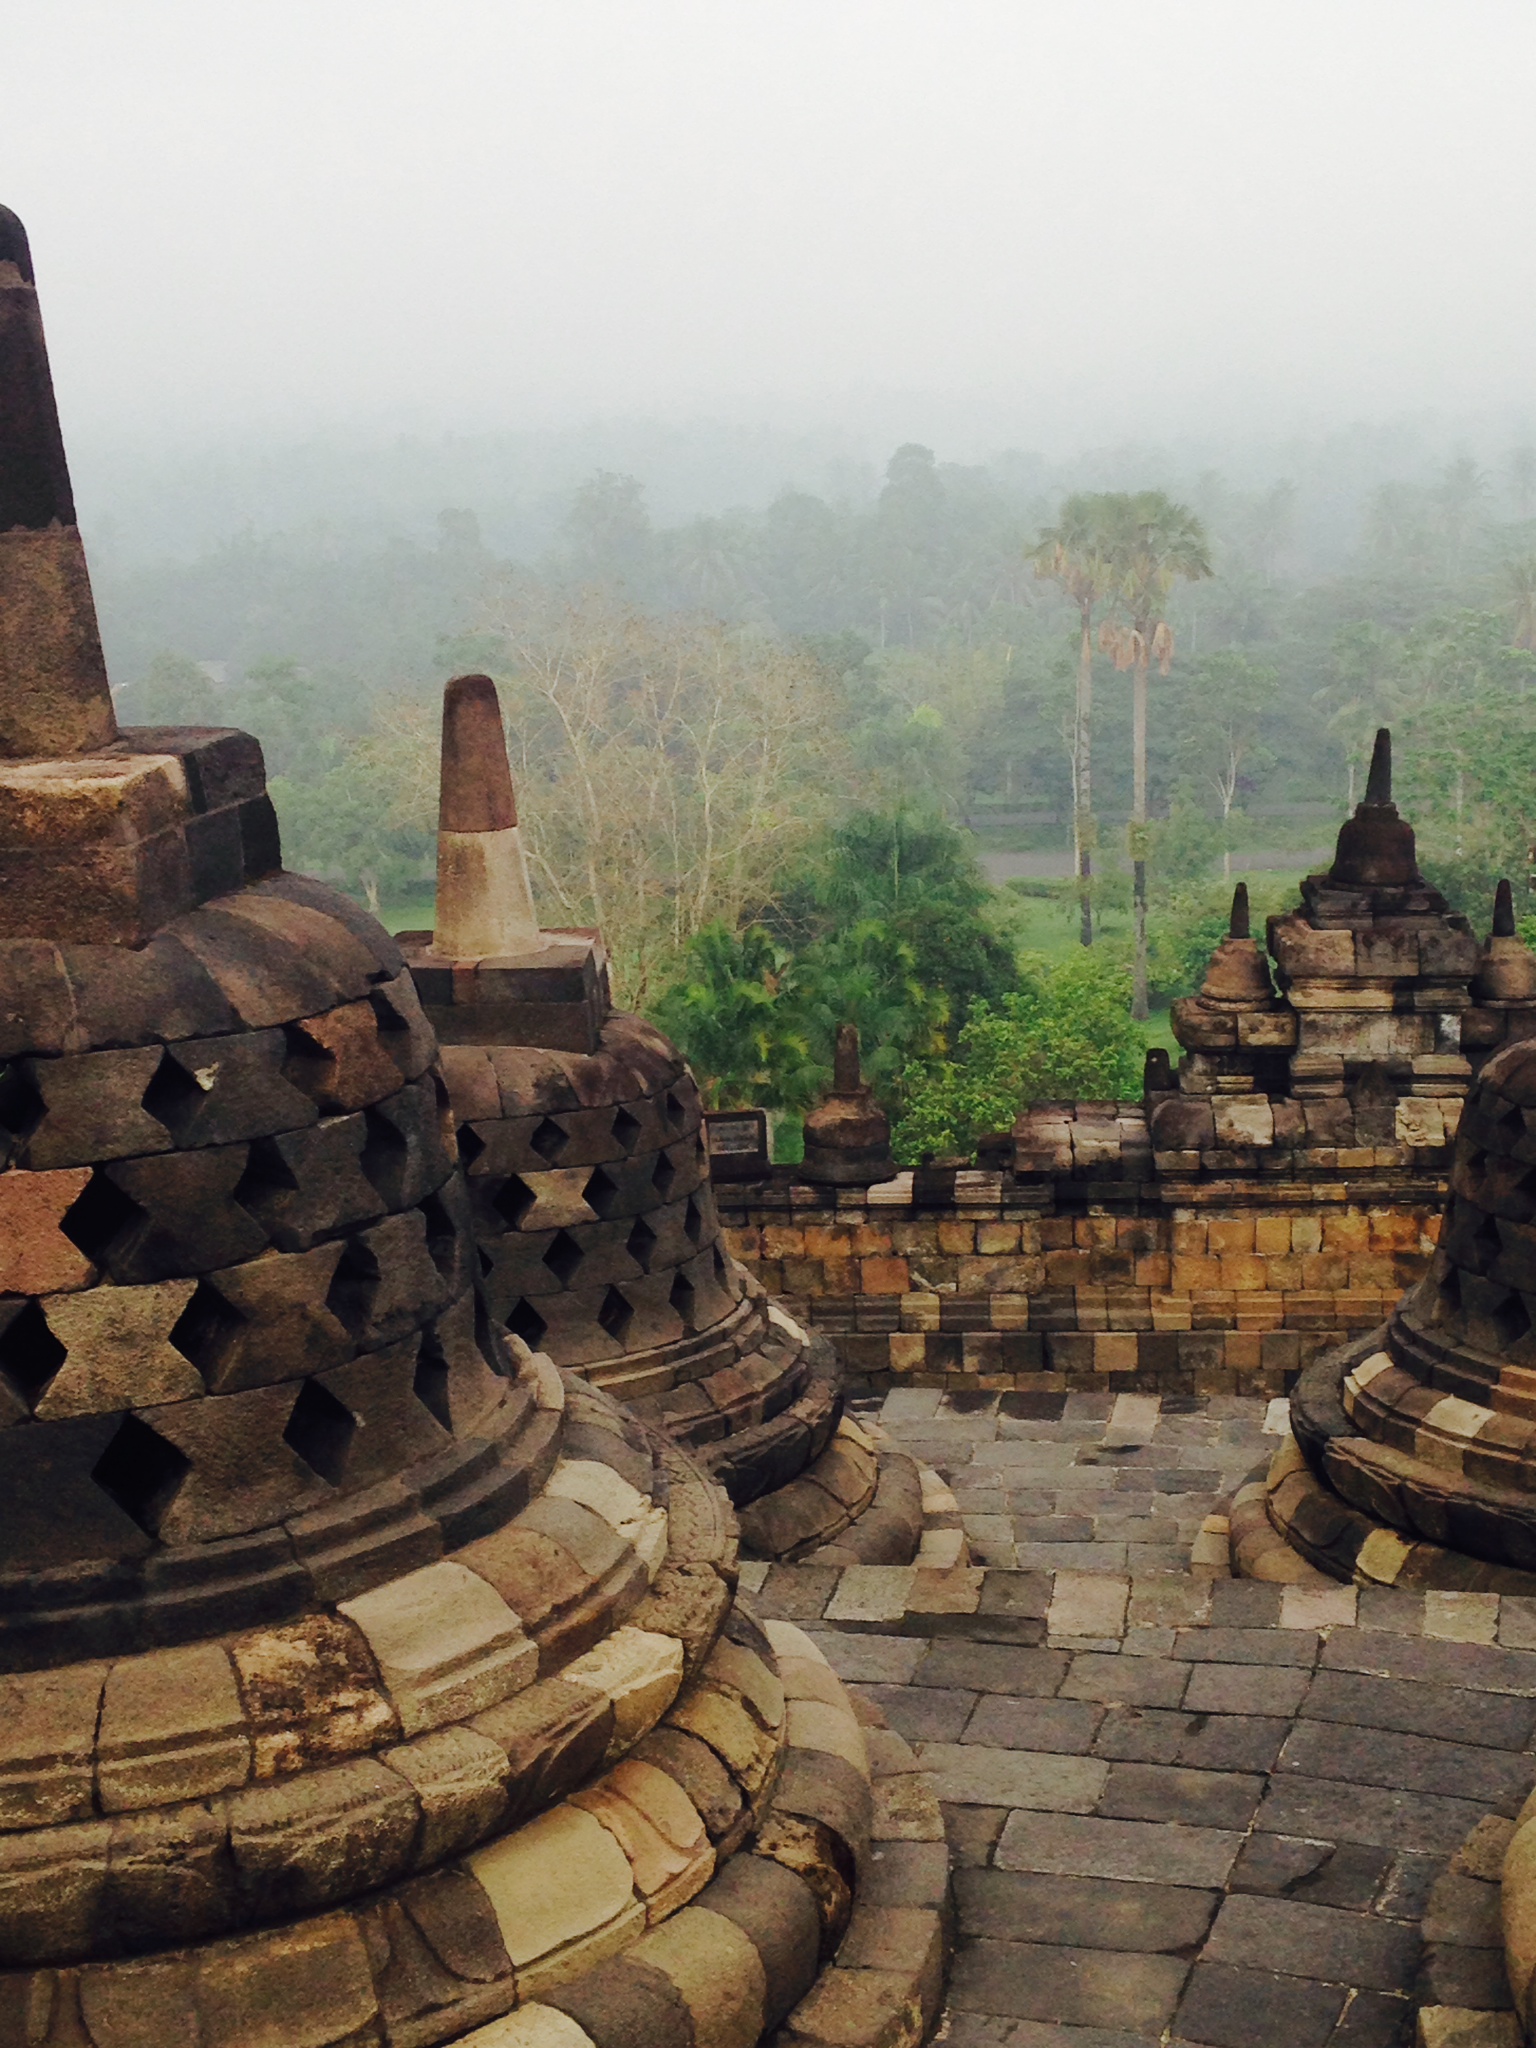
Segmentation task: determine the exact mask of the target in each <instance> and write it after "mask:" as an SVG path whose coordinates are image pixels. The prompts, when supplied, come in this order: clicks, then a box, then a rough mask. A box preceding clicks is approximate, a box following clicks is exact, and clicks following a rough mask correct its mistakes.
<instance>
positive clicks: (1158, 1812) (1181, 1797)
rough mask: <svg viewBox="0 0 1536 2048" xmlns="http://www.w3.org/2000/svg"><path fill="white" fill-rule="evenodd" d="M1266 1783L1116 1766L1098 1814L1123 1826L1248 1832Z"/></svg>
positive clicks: (1170, 1769) (1134, 1765)
mask: <svg viewBox="0 0 1536 2048" xmlns="http://www.w3.org/2000/svg"><path fill="white" fill-rule="evenodd" d="M1263 1789H1264V1780H1263V1779H1262V1778H1258V1777H1241V1776H1238V1775H1237V1774H1236V1773H1233V1772H1228V1771H1194V1770H1184V1769H1178V1768H1174V1767H1172V1766H1168V1765H1162V1764H1138V1763H1117V1764H1113V1765H1111V1767H1110V1772H1109V1777H1108V1780H1107V1782H1106V1783H1105V1786H1104V1790H1103V1792H1102V1793H1101V1794H1100V1796H1099V1802H1098V1805H1097V1807H1096V1808H1095V1811H1096V1812H1098V1813H1101V1814H1105V1815H1108V1816H1113V1817H1114V1818H1117V1819H1120V1820H1161V1821H1173V1822H1178V1823H1181V1824H1188V1825H1190V1826H1193V1827H1207V1828H1239V1829H1241V1828H1246V1827H1247V1825H1248V1823H1249V1822H1250V1821H1251V1820H1252V1818H1253V1815H1254V1812H1255V1810H1256V1808H1257V1806H1258V1803H1259V1799H1260V1796H1261V1795H1262V1792H1263Z"/></svg>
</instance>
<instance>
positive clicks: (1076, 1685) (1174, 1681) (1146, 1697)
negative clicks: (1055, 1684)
mask: <svg viewBox="0 0 1536 2048" xmlns="http://www.w3.org/2000/svg"><path fill="white" fill-rule="evenodd" d="M1189 1676H1190V1674H1189V1666H1188V1665H1187V1664H1173V1663H1165V1662H1163V1661H1161V1660H1159V1659H1155V1658H1151V1657H1124V1656H1118V1657H1112V1656H1103V1655H1100V1654H1099V1653H1098V1652H1097V1651H1093V1650H1079V1651H1078V1652H1077V1654H1076V1655H1075V1656H1074V1657H1073V1659H1072V1668H1071V1670H1070V1671H1069V1672H1068V1674H1067V1676H1066V1677H1065V1678H1064V1679H1063V1680H1062V1682H1061V1687H1060V1697H1061V1698H1062V1699H1074V1700H1098V1701H1100V1702H1102V1703H1103V1704H1104V1705H1106V1706H1132V1707H1176V1706H1178V1704H1179V1703H1180V1701H1181V1700H1182V1699H1183V1697H1184V1688H1185V1687H1186V1686H1187V1685H1188V1683H1189Z"/></svg>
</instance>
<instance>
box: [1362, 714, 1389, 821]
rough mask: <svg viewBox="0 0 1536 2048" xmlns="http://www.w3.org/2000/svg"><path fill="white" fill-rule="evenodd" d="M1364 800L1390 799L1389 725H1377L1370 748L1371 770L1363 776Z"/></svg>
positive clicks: (1383, 800)
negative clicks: (1374, 737)
mask: <svg viewBox="0 0 1536 2048" xmlns="http://www.w3.org/2000/svg"><path fill="white" fill-rule="evenodd" d="M1365 801H1366V802H1367V803H1368V804H1389V803H1391V801H1392V730H1391V727H1390V726H1385V725H1383V726H1378V727H1377V730H1376V744H1375V746H1373V747H1372V749H1371V771H1370V773H1369V775H1367V776H1366V778H1365Z"/></svg>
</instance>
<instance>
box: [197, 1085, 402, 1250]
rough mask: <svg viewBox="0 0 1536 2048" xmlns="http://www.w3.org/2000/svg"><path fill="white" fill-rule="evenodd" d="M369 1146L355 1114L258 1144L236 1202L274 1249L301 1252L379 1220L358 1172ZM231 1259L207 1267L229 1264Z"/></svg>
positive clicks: (373, 1192)
mask: <svg viewBox="0 0 1536 2048" xmlns="http://www.w3.org/2000/svg"><path fill="white" fill-rule="evenodd" d="M367 1142H368V1124H367V1120H366V1118H365V1117H364V1116H363V1115H362V1113H361V1112H358V1113H356V1114H354V1115H351V1116H340V1117H333V1118H328V1119H327V1120H326V1121H325V1122H324V1123H321V1124H317V1125H315V1126H314V1127H312V1128H311V1129H308V1130H296V1131H289V1132H284V1133H282V1134H280V1135H277V1136H275V1137H271V1138H262V1139H258V1140H257V1142H256V1143H255V1144H254V1145H253V1146H252V1147H251V1150H250V1164H249V1168H248V1170H247V1171H246V1173H245V1175H244V1179H243V1181H242V1183H241V1192H240V1200H241V1203H242V1205H243V1206H244V1207H245V1208H246V1209H247V1210H249V1212H250V1214H251V1215H252V1216H253V1217H255V1218H257V1219H258V1221H259V1223H260V1224H261V1226H262V1230H263V1233H264V1238H265V1237H270V1239H271V1242H272V1243H273V1244H275V1245H276V1246H277V1247H278V1249H279V1250H280V1251H288V1252H298V1251H307V1250H308V1249H309V1247H310V1246H311V1245H312V1244H313V1243H315V1242H316V1240H317V1239H319V1238H321V1237H330V1236H333V1235H334V1234H335V1233H336V1232H337V1231H338V1230H342V1229H345V1228H346V1227H347V1226H348V1225H351V1224H358V1223H366V1222H368V1221H369V1220H370V1219H371V1218H373V1217H375V1216H377V1215H378V1214H379V1212H380V1211H381V1210H382V1209H383V1208H384V1206H385V1205H384V1200H383V1197H382V1196H381V1195H380V1194H379V1192H378V1190H377V1189H376V1188H375V1187H374V1186H373V1184H372V1182H371V1181H370V1180H369V1179H368V1177H367V1175H366V1174H365V1173H364V1171H363V1163H362V1162H363V1153H364V1148H365V1147H366V1145H367ZM209 1156H221V1155H209ZM262 1248H263V1246H261V1245H258V1246H255V1247H253V1249H254V1250H260V1249H262ZM233 1256H242V1255H233ZM233 1256H232V1257H230V1258H226V1259H219V1260H216V1261H214V1262H213V1263H214V1264H217V1265H229V1264H232V1263H233ZM243 1256H249V1254H243Z"/></svg>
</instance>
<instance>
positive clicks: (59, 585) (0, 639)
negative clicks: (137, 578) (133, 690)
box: [0, 206, 117, 760]
mask: <svg viewBox="0 0 1536 2048" xmlns="http://www.w3.org/2000/svg"><path fill="white" fill-rule="evenodd" d="M116 737H117V719H116V717H115V716H114V714H113V710H112V693H111V691H110V689H109V688H108V686H107V669H106V663H105V662H104V661H103V659H102V653H101V634H100V631H99V630H98V628H97V624H96V605H95V601H94V599H93V598H92V596H91V581H90V577H89V575H88V574H87V572H86V566H85V550H84V548H83V546H82V545H81V541H80V532H79V528H78V527H77V526H76V524H75V501H74V496H73V493H72V492H71V490H70V487H69V464H68V463H67V462H66V460H65V457H64V440H63V436H62V434H61V433H60V431H59V413H58V407H57V405H56V404H55V403H54V396H53V378H52V376H51V375H50V373H49V369H48V350H47V346H46V344H45V342H44V340H43V321H42V315H41V313H40V311H39V309H38V301H37V285H36V281H35V279H34V277H33V271H32V252H31V250H30V248H29V247H28V245H27V231H26V229H25V228H24V227H23V226H22V224H21V222H20V221H19V220H18V219H17V218H16V216H15V214H14V213H12V212H11V211H10V209H9V208H8V207H4V206H0V756H4V757H9V758H10V759H12V760H16V759H26V758H31V757H45V758H46V757H52V758H57V757H58V756H60V755H70V754H82V753H85V752H87V751H89V750H90V749H91V748H93V747H100V746H103V745H105V744H106V743H107V742H108V741H110V740H113V739H115V738H116Z"/></svg>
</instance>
